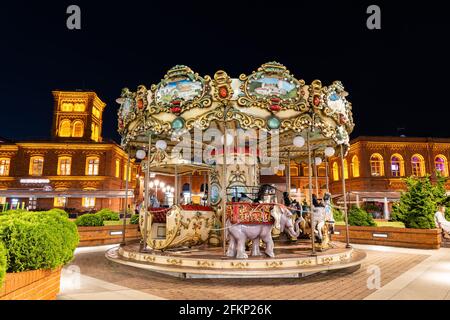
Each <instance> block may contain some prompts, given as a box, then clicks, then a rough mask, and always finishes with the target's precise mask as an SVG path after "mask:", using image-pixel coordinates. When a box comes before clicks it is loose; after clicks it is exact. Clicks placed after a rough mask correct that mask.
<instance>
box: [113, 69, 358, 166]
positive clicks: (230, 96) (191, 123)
mask: <svg viewBox="0 0 450 320" xmlns="http://www.w3.org/2000/svg"><path fill="white" fill-rule="evenodd" d="M347 95H348V93H347V92H346V91H345V89H344V86H343V85H342V83H341V82H340V81H335V82H333V83H332V84H331V85H328V86H323V85H322V82H321V81H320V80H314V81H312V83H311V84H306V83H305V81H304V80H298V79H296V78H295V77H294V76H293V75H292V74H291V73H290V72H289V70H287V69H286V67H285V66H283V65H281V64H280V63H277V62H269V63H266V64H263V65H262V66H261V67H260V68H258V70H257V71H255V72H253V73H251V74H250V75H245V74H241V75H240V76H239V78H230V77H229V76H228V74H227V73H226V72H225V71H217V72H216V73H215V74H214V76H213V77H212V78H211V77H210V76H204V77H201V76H199V75H198V73H195V72H194V71H192V70H191V69H190V68H189V67H187V66H183V65H177V66H175V67H173V68H172V69H170V70H169V71H168V72H167V74H166V75H165V76H164V78H163V79H162V80H161V81H160V82H159V83H158V84H153V85H151V87H150V89H147V87H145V86H144V85H140V86H138V88H137V90H136V91H135V92H132V91H130V90H129V89H128V88H124V89H123V90H122V94H121V97H120V98H119V99H117V101H118V102H119V103H120V104H121V106H120V109H119V112H118V116H119V117H118V122H119V123H118V126H119V129H118V131H119V133H120V134H121V136H122V142H121V144H122V146H123V147H126V146H127V145H128V144H130V143H132V142H135V141H145V140H146V139H145V137H146V136H148V135H149V133H152V134H156V135H158V136H167V137H170V136H173V135H174V134H180V133H186V132H190V131H192V130H193V129H194V128H195V127H196V128H199V129H201V130H206V129H208V128H212V127H213V128H219V129H224V128H225V127H234V128H240V129H244V130H246V129H256V130H263V131H267V132H268V138H267V139H268V140H270V139H271V137H272V134H271V133H273V132H276V133H277V134H279V139H280V140H279V141H280V147H279V151H280V154H281V155H283V154H286V153H287V152H289V153H290V154H291V155H292V156H294V157H299V158H301V157H304V156H305V154H306V153H305V152H306V150H305V148H303V147H299V146H298V145H297V146H296V145H295V144H293V139H295V138H296V137H298V136H302V137H304V138H306V132H308V138H309V140H310V145H311V146H312V148H313V149H316V150H318V151H319V150H321V152H322V153H323V150H324V149H325V148H326V147H327V146H335V145H342V146H344V148H345V149H347V147H348V145H349V134H350V133H351V132H352V130H353V127H354V123H353V117H352V105H351V103H350V102H349V101H348V100H347V98H346V97H347Z"/></svg>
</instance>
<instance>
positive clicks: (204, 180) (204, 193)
mask: <svg viewBox="0 0 450 320" xmlns="http://www.w3.org/2000/svg"><path fill="white" fill-rule="evenodd" d="M207 196H208V193H207V192H206V172H203V205H206V201H205V198H206V197H207Z"/></svg>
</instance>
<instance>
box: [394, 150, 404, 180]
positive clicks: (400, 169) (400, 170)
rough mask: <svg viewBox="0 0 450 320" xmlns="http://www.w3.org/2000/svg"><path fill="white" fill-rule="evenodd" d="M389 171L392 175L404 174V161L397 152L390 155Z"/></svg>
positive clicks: (400, 175)
mask: <svg viewBox="0 0 450 320" xmlns="http://www.w3.org/2000/svg"><path fill="white" fill-rule="evenodd" d="M391 172H392V176H393V177H404V176H405V162H404V161H403V157H402V156H401V155H399V154H394V155H392V157H391Z"/></svg>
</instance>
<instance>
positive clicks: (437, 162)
mask: <svg viewBox="0 0 450 320" xmlns="http://www.w3.org/2000/svg"><path fill="white" fill-rule="evenodd" d="M434 166H435V168H436V172H439V174H440V175H441V176H443V177H448V161H447V158H446V157H445V156H443V155H441V154H440V155H438V156H436V158H434ZM0 175H1V169H0Z"/></svg>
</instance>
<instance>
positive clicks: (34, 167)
mask: <svg viewBox="0 0 450 320" xmlns="http://www.w3.org/2000/svg"><path fill="white" fill-rule="evenodd" d="M43 171H44V158H43V157H40V156H36V157H31V158H30V170H29V173H30V176H42V172H43Z"/></svg>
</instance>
